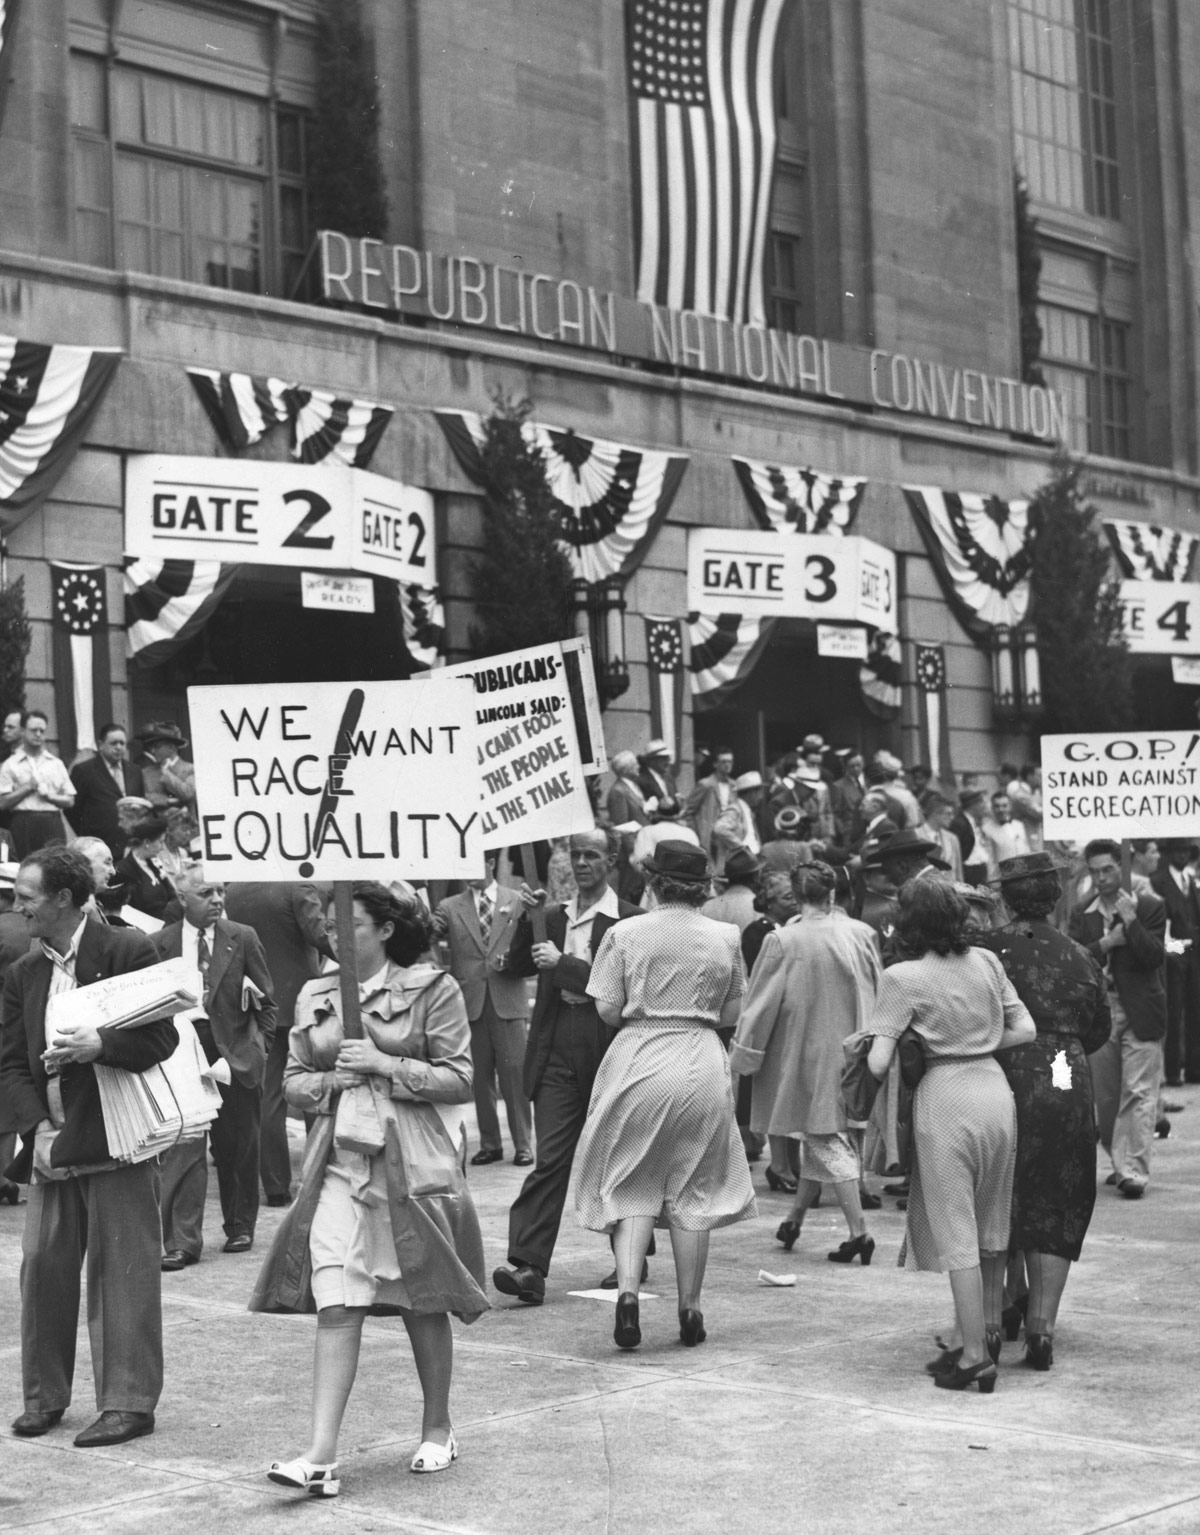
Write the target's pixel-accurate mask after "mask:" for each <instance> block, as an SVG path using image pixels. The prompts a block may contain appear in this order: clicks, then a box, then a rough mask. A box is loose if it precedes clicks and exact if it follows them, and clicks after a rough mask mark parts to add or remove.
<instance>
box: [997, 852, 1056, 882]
mask: <svg viewBox="0 0 1200 1535" xmlns="http://www.w3.org/2000/svg"><path fill="white" fill-rule="evenodd" d="M1070 867H1071V866H1070V864H1067V863H1062V862H1061V861H1060V860H1059V859H1057V858H1055V857H1054V855H1053V854H1052V853H1047V852H1045V851H1042V852H1037V853H1017V854H1016V855H1015V856H1014V857H1012V858H1002V859H1001V860H1000V862H999V864H998V865H997V870H998V873H997V876H996V878H995V879H990V880H988V884H989V885H1007V884H1008V883H1009V882H1010V881H1012V880H1014V879H1028V878H1029V877H1030V875H1033V874H1060V873H1061V872H1062V871H1063V870H1064V869H1069V868H1070Z"/></svg>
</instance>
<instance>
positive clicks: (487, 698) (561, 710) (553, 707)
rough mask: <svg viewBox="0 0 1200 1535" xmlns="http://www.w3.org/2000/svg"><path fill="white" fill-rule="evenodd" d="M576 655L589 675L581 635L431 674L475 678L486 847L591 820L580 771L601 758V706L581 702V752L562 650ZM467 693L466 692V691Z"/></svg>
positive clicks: (563, 832)
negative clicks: (586, 742)
mask: <svg viewBox="0 0 1200 1535" xmlns="http://www.w3.org/2000/svg"><path fill="white" fill-rule="evenodd" d="M572 652H573V653H576V654H578V655H579V657H580V663H581V669H582V670H585V671H586V673H587V674H588V677H589V680H590V673H591V651H590V648H589V647H588V645H587V642H586V641H585V640H566V641H563V642H561V643H560V642H557V641H556V642H554V643H552V644H548V645H533V646H531V647H530V648H529V649H527V650H510V651H506V652H505V653H504V654H503V655H499V656H488V657H487V658H486V659H484V660H482V661H465V662H462V663H461V664H459V665H456V666H446V667H443V668H441V669H440V670H439V671H437V672H435V673H433V674H432V676H433V677H436V678H437V679H438V680H439V682H440V681H441V680H442V679H444V678H457V679H459V683H458V685H459V686H460V687H462V688H463V691H464V692H465V693H468V688H467V687H466V686H465V683H464V679H470V681H471V682H472V683H473V684H474V698H473V703H474V708H475V721H476V729H477V731H478V741H479V765H480V773H481V776H482V779H483V809H482V815H483V836H484V841H485V843H487V845H488V846H497V845H499V844H502V843H503V844H513V843H518V842H537V841H540V840H542V839H549V838H552V837H565V836H569V835H570V834H571V832H573V831H583V830H585V829H586V828H588V827H591V826H592V825H593V824H594V822H595V816H594V814H593V812H592V806H591V801H590V800H589V799H588V795H587V788H586V785H585V784H584V780H583V775H584V772H585V771H589V772H590V771H599V770H600V769H599V768H597V767H594V764H595V762H596V761H597V760H598V761H599V762H600V763H601V764H603V762H604V755H603V754H604V735H603V731H602V729H601V727H600V721H599V709H598V707H597V708H596V711H595V717H594V719H592V718H589V716H588V710H587V707H586V705H584V708H583V714H584V719H585V728H586V729H587V730H588V731H589V733H590V737H591V743H592V749H591V752H590V753H589V754H588V755H587V756H586V757H585V755H584V753H583V752H581V750H580V744H579V731H578V729H577V727H576V714H577V710H578V708H579V700H578V699H576V701H575V703H574V705H573V702H572V696H571V695H572V689H571V686H570V678H569V673H568V664H567V659H566V655H567V654H570V653H572ZM468 696H470V694H469V693H468Z"/></svg>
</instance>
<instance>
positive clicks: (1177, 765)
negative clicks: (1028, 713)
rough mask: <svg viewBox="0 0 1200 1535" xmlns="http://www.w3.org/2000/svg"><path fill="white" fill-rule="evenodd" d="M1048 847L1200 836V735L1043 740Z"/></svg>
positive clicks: (1180, 732)
mask: <svg viewBox="0 0 1200 1535" xmlns="http://www.w3.org/2000/svg"><path fill="white" fill-rule="evenodd" d="M1042 808H1043V815H1044V819H1043V822H1042V830H1043V833H1044V835H1045V836H1046V837H1047V839H1049V840H1051V841H1062V842H1086V841H1088V840H1089V839H1090V838H1092V837H1114V838H1122V837H1195V836H1197V835H1200V731H1195V730H1159V731H1124V732H1117V731H1114V732H1108V733H1106V734H1096V735H1083V734H1080V735H1054V736H1043V737H1042Z"/></svg>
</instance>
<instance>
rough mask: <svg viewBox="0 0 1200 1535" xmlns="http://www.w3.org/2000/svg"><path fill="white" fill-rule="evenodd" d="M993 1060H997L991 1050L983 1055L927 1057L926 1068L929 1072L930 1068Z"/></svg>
mask: <svg viewBox="0 0 1200 1535" xmlns="http://www.w3.org/2000/svg"><path fill="white" fill-rule="evenodd" d="M991 1060H995V1056H994V1055H993V1054H992V1052H991V1051H990V1050H986V1051H985V1052H984V1053H983V1054H982V1055H927V1056H926V1057H925V1067H926V1069H927V1070H928V1068H929V1067H930V1066H944V1065H959V1064H961V1063H962V1062H963V1061H991Z"/></svg>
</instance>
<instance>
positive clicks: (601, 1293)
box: [567, 1290, 658, 1306]
mask: <svg viewBox="0 0 1200 1535" xmlns="http://www.w3.org/2000/svg"><path fill="white" fill-rule="evenodd" d="M567 1294H568V1295H578V1297H579V1298H580V1300H606V1301H607V1302H608V1303H609V1305H610V1306H615V1305H616V1304H617V1292H616V1290H568V1291H567ZM657 1299H658V1296H657V1295H654V1294H652V1293H651V1292H650V1291H649V1290H639V1291H638V1300H657Z"/></svg>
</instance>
